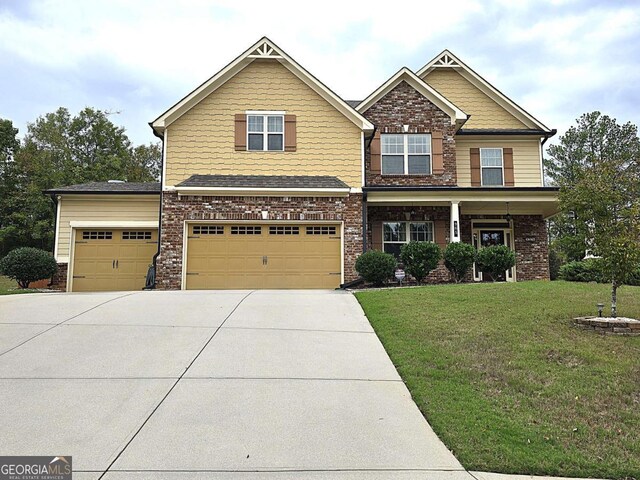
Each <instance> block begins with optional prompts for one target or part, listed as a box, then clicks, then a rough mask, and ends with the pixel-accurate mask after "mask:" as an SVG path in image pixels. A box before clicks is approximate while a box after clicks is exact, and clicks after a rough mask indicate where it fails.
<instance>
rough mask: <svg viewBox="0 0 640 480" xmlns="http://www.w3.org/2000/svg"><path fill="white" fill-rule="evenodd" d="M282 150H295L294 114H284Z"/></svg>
mask: <svg viewBox="0 0 640 480" xmlns="http://www.w3.org/2000/svg"><path fill="white" fill-rule="evenodd" d="M284 151H285V152H295V151H296V116H295V115H285V116H284Z"/></svg>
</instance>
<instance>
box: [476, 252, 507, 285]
mask: <svg viewBox="0 0 640 480" xmlns="http://www.w3.org/2000/svg"><path fill="white" fill-rule="evenodd" d="M476 262H477V264H478V268H479V269H480V271H482V272H487V273H489V274H491V278H492V279H493V281H494V282H495V281H496V279H497V278H498V277H499V276H500V275H503V274H504V272H505V270H508V269H510V268H511V267H513V266H514V265H515V264H516V255H515V253H513V252H512V251H511V249H510V248H509V247H507V246H506V245H491V246H490V247H485V248H482V249H481V250H480V251H479V252H478V254H477V256H476Z"/></svg>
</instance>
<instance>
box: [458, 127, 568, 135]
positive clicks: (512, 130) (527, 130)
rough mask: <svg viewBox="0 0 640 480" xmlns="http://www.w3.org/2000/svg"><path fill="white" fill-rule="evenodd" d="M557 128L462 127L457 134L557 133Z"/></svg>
mask: <svg viewBox="0 0 640 480" xmlns="http://www.w3.org/2000/svg"><path fill="white" fill-rule="evenodd" d="M556 132H557V130H555V129H554V130H550V131H548V132H547V131H546V130H539V129H536V128H461V129H460V130H458V131H457V132H456V135H548V136H553V135H555V134H556Z"/></svg>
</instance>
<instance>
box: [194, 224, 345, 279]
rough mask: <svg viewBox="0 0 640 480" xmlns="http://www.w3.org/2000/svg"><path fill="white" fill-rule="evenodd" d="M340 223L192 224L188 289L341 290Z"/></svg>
mask: <svg viewBox="0 0 640 480" xmlns="http://www.w3.org/2000/svg"><path fill="white" fill-rule="evenodd" d="M341 258H342V257H341V234H340V225H325V224H318V225H316V224H260V223H256V224H237V225H234V224H214V223H203V224H197V223H192V224H188V240H187V259H186V260H187V264H186V277H185V282H186V288H187V289H189V290H207V289H260V288H337V287H338V286H339V285H340V282H341V274H342V269H341V264H342V262H341Z"/></svg>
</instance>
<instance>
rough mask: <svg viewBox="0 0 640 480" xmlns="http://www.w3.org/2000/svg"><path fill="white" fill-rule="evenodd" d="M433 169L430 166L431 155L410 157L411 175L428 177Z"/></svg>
mask: <svg viewBox="0 0 640 480" xmlns="http://www.w3.org/2000/svg"><path fill="white" fill-rule="evenodd" d="M430 170H431V168H430V166H429V155H409V174H410V175H416V174H420V173H422V174H425V175H428V174H429V173H431V172H430Z"/></svg>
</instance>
